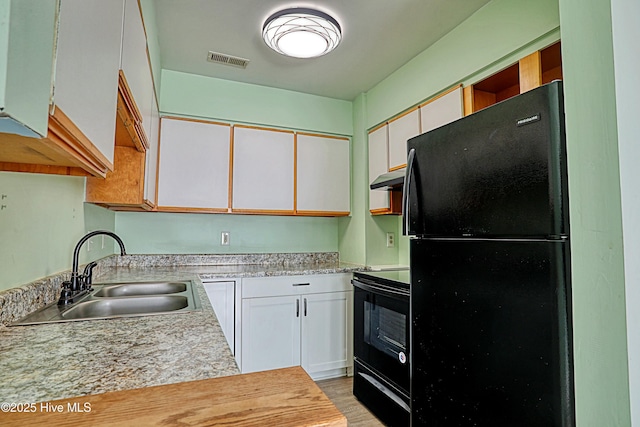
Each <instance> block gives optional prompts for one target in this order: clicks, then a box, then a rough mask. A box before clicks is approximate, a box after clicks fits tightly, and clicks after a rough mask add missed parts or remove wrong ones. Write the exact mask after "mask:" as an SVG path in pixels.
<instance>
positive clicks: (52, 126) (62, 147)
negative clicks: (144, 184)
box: [43, 106, 113, 178]
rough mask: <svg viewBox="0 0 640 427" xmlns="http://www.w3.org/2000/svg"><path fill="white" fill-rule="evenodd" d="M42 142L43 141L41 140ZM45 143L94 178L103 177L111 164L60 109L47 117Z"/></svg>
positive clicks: (55, 107) (111, 167) (56, 108)
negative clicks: (71, 159) (66, 156)
mask: <svg viewBox="0 0 640 427" xmlns="http://www.w3.org/2000/svg"><path fill="white" fill-rule="evenodd" d="M43 141H44V140H43ZM46 141H48V142H50V143H51V145H52V146H53V147H54V148H55V149H57V150H59V151H60V152H62V153H66V154H67V155H69V156H70V157H72V158H73V159H75V160H76V161H77V163H79V164H78V166H80V167H81V168H82V169H84V170H86V171H87V172H89V173H91V174H92V175H95V176H101V177H103V178H104V177H105V176H106V175H107V172H108V171H111V170H113V164H112V163H111V162H110V161H109V160H108V159H107V158H106V157H105V155H104V154H102V153H101V152H100V150H98V148H97V147H96V146H95V145H93V143H92V142H91V141H90V140H89V138H87V137H86V135H85V134H84V133H82V131H81V130H80V129H79V128H78V127H77V126H76V125H75V123H73V122H72V121H71V119H70V118H69V117H67V115H66V114H64V112H63V111H62V110H61V109H60V107H57V106H54V109H53V113H52V114H50V115H49V123H48V129H47V138H46Z"/></svg>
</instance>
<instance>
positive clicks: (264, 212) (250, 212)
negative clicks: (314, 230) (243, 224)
mask: <svg viewBox="0 0 640 427" xmlns="http://www.w3.org/2000/svg"><path fill="white" fill-rule="evenodd" d="M231 213H235V214H246V215H280V216H295V214H296V213H295V212H294V211H293V210H267V209H234V208H232V209H231Z"/></svg>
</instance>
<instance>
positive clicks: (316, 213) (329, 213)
mask: <svg viewBox="0 0 640 427" xmlns="http://www.w3.org/2000/svg"><path fill="white" fill-rule="evenodd" d="M350 214H351V212H345V211H296V215H297V216H327V217H329V216H331V217H333V216H349V215H350Z"/></svg>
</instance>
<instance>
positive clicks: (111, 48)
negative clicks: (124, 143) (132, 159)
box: [53, 0, 124, 163]
mask: <svg viewBox="0 0 640 427" xmlns="http://www.w3.org/2000/svg"><path fill="white" fill-rule="evenodd" d="M123 8H124V0H110V1H104V0H61V1H60V15H59V24H58V28H59V29H58V41H57V58H56V69H55V88H54V95H53V102H54V104H55V106H56V108H58V109H60V110H61V111H62V112H64V114H65V115H66V116H67V117H68V118H69V119H70V120H71V121H72V122H73V123H74V124H75V126H76V127H77V128H78V129H79V130H80V131H81V132H82V133H83V134H84V135H85V136H86V138H88V140H89V141H90V142H91V143H92V144H93V145H94V146H95V147H96V148H97V149H98V150H99V151H100V153H101V154H102V155H103V156H104V157H105V158H106V159H107V161H108V162H111V163H112V162H113V152H114V136H115V126H114V123H115V117H116V104H117V94H118V69H119V65H120V47H121V42H122V38H121V37H122V17H123Z"/></svg>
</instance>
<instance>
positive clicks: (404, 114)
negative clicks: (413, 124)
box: [387, 105, 420, 124]
mask: <svg viewBox="0 0 640 427" xmlns="http://www.w3.org/2000/svg"><path fill="white" fill-rule="evenodd" d="M419 108H420V106H419V105H416V106H415V107H412V108H409V109H408V110H405V111H403V112H402V113H400V114H398V115H397V116H393V117H392V118H390V119H389V120H387V124H391V123H393V122H395V121H396V120H398V119H401V118H403V117H404V116H406V115H407V114H411V113H413V112H414V111H416V110H418V109H419Z"/></svg>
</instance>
